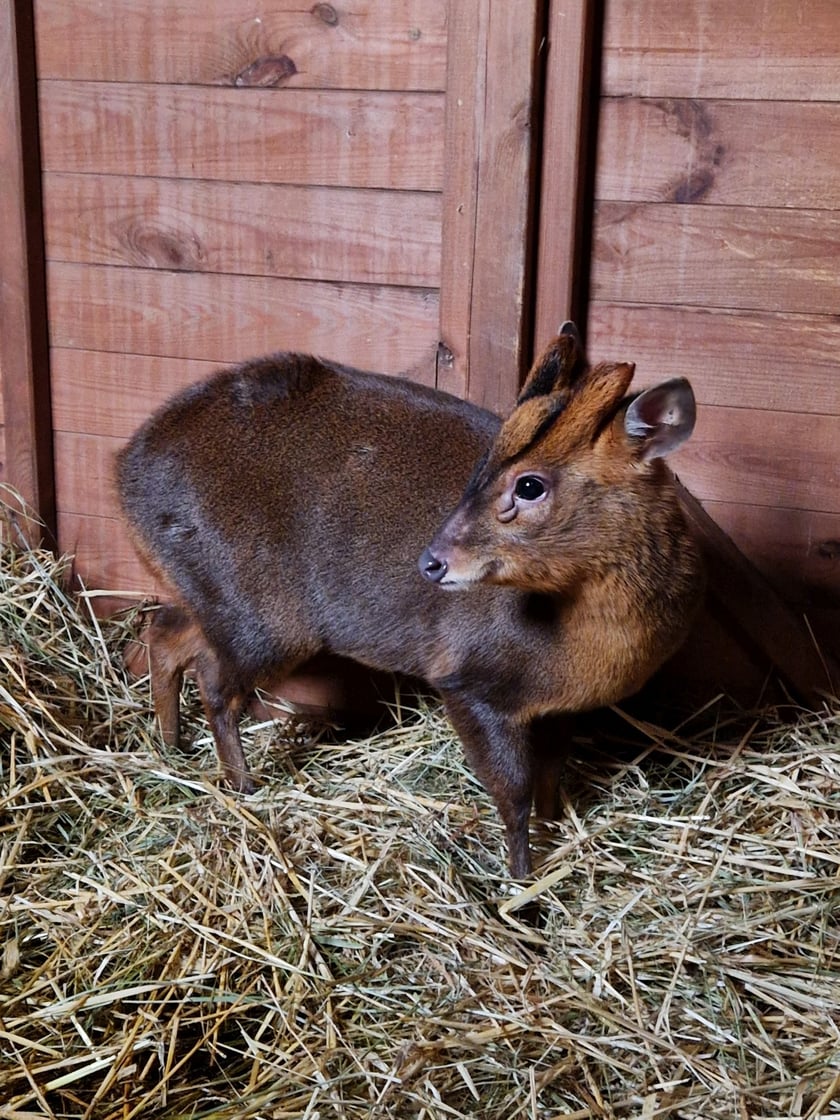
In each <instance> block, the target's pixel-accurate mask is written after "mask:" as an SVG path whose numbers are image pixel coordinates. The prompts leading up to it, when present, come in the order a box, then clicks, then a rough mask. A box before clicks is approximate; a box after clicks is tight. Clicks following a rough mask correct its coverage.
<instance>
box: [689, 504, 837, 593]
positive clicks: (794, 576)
mask: <svg viewBox="0 0 840 1120" xmlns="http://www.w3.org/2000/svg"><path fill="white" fill-rule="evenodd" d="M704 505H705V506H706V509H707V510H708V512H709V513H710V514H711V516H712V517H713V518H714V519H715V521H716V522H717V523H718V524H719V525H720V526H721V528H723V529H724V530H725V531H726V532H727V533H729V534H730V536H732V537H733V538H734V539H735V540H737V541H738V543H739V545H740V547H741V549H742V551H743V552H744V553H745V554H746V555H747V556H748V557H749V558H750V559H751V560H752V561H753V563H754V564H755V565H756V567H758V569H759V570H760V571H761V572H763V573H764V575H765V576H766V577H767V578H768V579H769V580H770V581H771V582H772V583H773V584H774V585H775V587H776V589H777V590H778V591H779V593H780V594H781V595H782V596H784V597H785V598H786V599H788V600H789V601H790V602H794V603H798V604H800V605H802V606H805V607H809V608H816V609H820V610H822V609H825V608H833V609H836V608H837V607H840V514H837V513H821V512H815V511H814V510H807V509H774V508H772V507H771V506H752V505H744V504H743V503H740V502H715V501H707V502H704Z"/></svg>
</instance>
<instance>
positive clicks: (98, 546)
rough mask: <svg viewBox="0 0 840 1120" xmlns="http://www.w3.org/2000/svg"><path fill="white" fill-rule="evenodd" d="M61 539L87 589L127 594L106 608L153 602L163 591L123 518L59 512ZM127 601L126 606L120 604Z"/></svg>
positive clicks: (115, 598)
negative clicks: (137, 598)
mask: <svg viewBox="0 0 840 1120" xmlns="http://www.w3.org/2000/svg"><path fill="white" fill-rule="evenodd" d="M58 539H59V544H60V548H61V551H62V553H64V554H66V555H69V556H72V557H73V558H74V570H75V572H76V573H77V575H79V576H80V577H81V579H82V580H83V582H84V585H85V587H86V588H89V589H96V590H108V591H114V592H119V591H123V592H127V596H125V597H123V596H120V595H115V596H113V598H111V599H110V601H109V602H107V603H106V604H103V606H104V607H107V608H109V609H111V610H117V609H119V608H120V607H123V606H127V605H129V603H130V602H131V601H132V600H133V599H134V597H135V596H140V597H141V598H146V597H148V598H152V597H153V596H154V595H156V594H158V593H159V591H160V587H159V586H158V585H157V584H156V582H155V580H154V578H153V577H152V575H151V574H150V573H149V571H148V570H147V569H146V568H145V567H144V565H143V564H142V562H141V561H140V559H139V557H138V555H137V552H136V551H135V548H134V545H133V544H132V542H131V538H130V535H129V532H128V529H127V528H126V525H125V522H124V521H123V519H122V518H121V517H116V516H114V517H94V516H91V515H90V514H86V513H82V514H78V513H66V512H64V511H61V510H59V514H58ZM129 596H130V597H131V598H129ZM123 598H124V599H125V601H124V602H119V601H118V600H120V599H123ZM102 613H106V611H105V610H103V611H102Z"/></svg>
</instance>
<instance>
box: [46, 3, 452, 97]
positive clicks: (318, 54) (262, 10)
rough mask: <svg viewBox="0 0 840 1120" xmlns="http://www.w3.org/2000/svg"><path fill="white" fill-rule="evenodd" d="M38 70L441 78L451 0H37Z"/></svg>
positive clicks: (194, 76)
mask: <svg viewBox="0 0 840 1120" xmlns="http://www.w3.org/2000/svg"><path fill="white" fill-rule="evenodd" d="M35 13H36V21H37V22H36V26H37V33H38V55H39V67H40V71H41V75H42V77H44V78H72V79H78V80H85V81H112V82H162V83H172V84H178V85H180V84H198V85H208V84H210V85H217V84H221V85H262V86H266V85H289V86H297V87H310V88H317V89H342V88H344V89H393V90H397V89H401V90H443V89H444V77H445V69H446V60H445V55H446V18H447V3H446V0H389V2H388V3H387V4H383V3H379V2H376V0H355V2H354V3H353V4H352V5H350V4H344V3H342V2H341V0H336V3H334V4H320V3H318V4H308V3H307V4H301V3H299V0H272V3H271V4H270V5H259V6H255V5H254V4H252V3H248V2H246V0H179V2H178V3H177V4H172V3H170V2H169V0H109V2H108V3H101V2H100V0H36V2H35Z"/></svg>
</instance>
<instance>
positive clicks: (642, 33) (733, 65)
mask: <svg viewBox="0 0 840 1120" xmlns="http://www.w3.org/2000/svg"><path fill="white" fill-rule="evenodd" d="M838 57H840V19H838V9H837V3H836V0H798V2H797V3H795V4H794V3H784V2H783V3H769V4H768V3H761V4H758V3H754V4H733V3H731V0H692V2H691V3H686V0H647V2H646V3H644V4H639V3H638V0H607V3H606V4H605V20H604V60H603V88H604V92H605V93H607V94H610V95H611V96H616V97H621V96H627V95H634V96H638V97H726V98H747V99H753V98H755V99H761V98H764V97H767V96H772V97H773V98H775V99H778V100H785V101H814V100H818V101H836V100H838V99H840V87H838V83H837V60H838Z"/></svg>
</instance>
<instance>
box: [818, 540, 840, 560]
mask: <svg viewBox="0 0 840 1120" xmlns="http://www.w3.org/2000/svg"><path fill="white" fill-rule="evenodd" d="M817 555H818V556H821V557H822V558H823V560H840V541H820V543H819V544H818V545H817Z"/></svg>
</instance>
